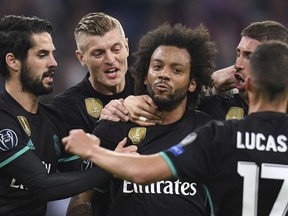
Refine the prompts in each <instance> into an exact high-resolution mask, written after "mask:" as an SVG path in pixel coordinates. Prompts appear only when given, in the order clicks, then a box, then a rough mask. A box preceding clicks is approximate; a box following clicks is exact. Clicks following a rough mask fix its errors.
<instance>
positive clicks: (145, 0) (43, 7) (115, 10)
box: [0, 0, 288, 100]
mask: <svg viewBox="0 0 288 216" xmlns="http://www.w3.org/2000/svg"><path fill="white" fill-rule="evenodd" d="M287 9H288V1H286V0H273V1H272V0H254V1H253V0H98V1H97V0H0V14H1V16H3V15H7V14H17V15H25V16H34V15H35V16H39V17H41V18H45V19H48V20H49V21H50V22H51V23H52V24H53V25H54V28H55V30H56V34H55V36H54V43H55V46H56V49H57V52H56V60H57V62H58V69H57V71H56V77H55V91H54V93H53V94H52V95H49V96H45V97H44V98H43V100H49V98H50V97H51V96H53V95H54V94H57V93H59V92H61V91H63V90H64V89H66V88H68V87H69V86H71V85H73V84H75V83H77V82H79V81H80V80H82V78H83V76H84V74H85V73H86V71H84V70H83V68H82V67H81V66H80V64H79V63H78V60H77V59H76V56H75V54H74V52H75V49H76V45H75V42H74V35H73V31H74V28H75V26H76V24H77V23H78V21H79V20H80V18H81V17H82V16H84V15H85V14H87V13H89V12H93V11H103V12H105V13H108V14H110V15H112V16H114V17H115V18H117V19H119V21H120V22H121V23H122V25H123V28H124V30H125V32H126V37H128V39H129V45H130V57H129V63H130V64H132V63H133V57H132V55H131V54H132V53H133V52H134V51H135V49H136V47H137V43H138V41H139V38H140V37H141V35H143V34H145V33H146V32H147V31H149V30H151V29H153V28H156V27H157V26H158V25H160V24H162V23H164V22H166V21H168V22H170V23H171V24H174V23H176V22H181V23H183V24H185V25H187V26H191V27H195V26H197V25H199V24H200V23H203V24H205V25H206V26H207V27H208V29H209V31H210V33H211V37H212V40H213V41H215V43H216V46H217V49H218V57H217V62H216V63H217V69H220V68H222V67H226V66H229V65H232V64H233V63H234V61H235V55H236V54H235V48H236V46H237V44H238V42H239V40H240V32H241V30H242V29H243V28H244V27H246V26H247V25H249V23H250V22H253V21H261V20H266V19H272V20H275V21H279V22H281V23H282V24H284V25H285V26H287V24H288V12H287V11H288V10H287ZM2 88H3V80H0V90H1V89H2Z"/></svg>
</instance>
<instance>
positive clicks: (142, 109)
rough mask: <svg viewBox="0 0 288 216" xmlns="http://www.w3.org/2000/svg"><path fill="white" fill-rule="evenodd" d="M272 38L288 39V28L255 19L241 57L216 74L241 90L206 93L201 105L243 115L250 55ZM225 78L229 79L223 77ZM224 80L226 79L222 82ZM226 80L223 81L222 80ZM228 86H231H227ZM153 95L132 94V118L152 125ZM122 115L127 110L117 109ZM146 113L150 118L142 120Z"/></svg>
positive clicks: (215, 112) (219, 113) (223, 114)
mask: <svg viewBox="0 0 288 216" xmlns="http://www.w3.org/2000/svg"><path fill="white" fill-rule="evenodd" d="M268 40H280V41H283V42H285V43H287V42H288V30H287V28H286V27H285V26H283V25H282V24H281V23H278V22H275V21H271V20H267V21H261V22H253V23H251V24H250V25H249V26H247V27H246V28H245V29H243V31H242V32H241V40H240V42H239V44H238V46H237V48H236V53H237V58H236V62H235V65H234V68H233V67H227V68H225V69H223V70H219V71H217V72H216V74H214V73H213V74H212V78H213V79H214V85H217V87H218V88H219V89H221V88H224V89H225V90H229V88H232V87H236V88H237V89H238V92H239V93H236V94H224V95H223V94H219V95H218V94H216V95H213V96H207V97H203V98H202V99H201V101H200V104H199V106H198V109H199V110H201V111H204V112H207V113H209V114H210V115H211V116H212V117H213V118H215V119H218V120H229V119H241V118H243V116H245V115H247V113H248V104H247V100H246V99H247V97H246V93H245V88H244V86H245V78H246V77H247V76H248V75H249V70H250V69H249V59H250V55H251V53H253V51H254V49H255V48H256V47H257V46H258V45H259V44H261V43H262V42H265V41H268ZM222 78H224V79H225V80H226V81H223V80H222ZM222 82H223V83H222ZM221 83H222V84H221ZM227 87H228V88H227ZM150 104H153V102H152V100H151V98H149V97H148V96H147V95H146V96H129V97H128V98H126V99H125V102H124V105H125V107H126V109H128V110H129V117H130V120H131V121H133V122H136V123H138V124H140V125H149V123H150V121H152V120H153V119H154V117H155V115H154V113H155V108H154V107H155V106H150ZM115 114H117V115H118V116H121V117H122V119H123V118H124V117H123V116H124V115H125V114H124V113H119V112H115ZM141 116H142V117H146V120H148V121H146V122H142V121H141V120H143V118H141V119H139V117H141Z"/></svg>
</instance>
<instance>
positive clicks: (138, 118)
mask: <svg viewBox="0 0 288 216" xmlns="http://www.w3.org/2000/svg"><path fill="white" fill-rule="evenodd" d="M124 106H125V107H126V108H127V110H128V112H129V118H130V121H132V122H133V123H136V124H138V125H140V126H152V125H155V124H159V123H161V117H162V116H161V112H159V111H158V110H157V106H156V105H155V104H154V102H153V100H152V98H151V97H149V96H148V95H140V96H129V97H127V98H126V99H125V100H124Z"/></svg>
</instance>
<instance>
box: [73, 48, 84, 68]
mask: <svg viewBox="0 0 288 216" xmlns="http://www.w3.org/2000/svg"><path fill="white" fill-rule="evenodd" d="M75 54H76V57H77V58H78V60H79V62H80V64H81V65H82V66H83V67H86V62H85V59H84V56H83V54H82V52H81V51H80V50H76V51H75Z"/></svg>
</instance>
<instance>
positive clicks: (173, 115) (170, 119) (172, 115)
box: [162, 100, 187, 125]
mask: <svg viewBox="0 0 288 216" xmlns="http://www.w3.org/2000/svg"><path fill="white" fill-rule="evenodd" d="M186 104H187V103H186V100H185V101H183V102H182V103H181V104H179V105H178V106H177V107H176V108H175V109H173V110H172V111H169V112H168V111H162V125H168V124H172V123H174V122H176V121H178V120H179V119H181V118H182V116H183V115H184V113H185V110H186Z"/></svg>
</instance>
